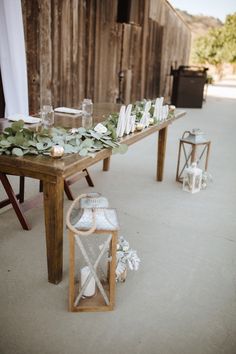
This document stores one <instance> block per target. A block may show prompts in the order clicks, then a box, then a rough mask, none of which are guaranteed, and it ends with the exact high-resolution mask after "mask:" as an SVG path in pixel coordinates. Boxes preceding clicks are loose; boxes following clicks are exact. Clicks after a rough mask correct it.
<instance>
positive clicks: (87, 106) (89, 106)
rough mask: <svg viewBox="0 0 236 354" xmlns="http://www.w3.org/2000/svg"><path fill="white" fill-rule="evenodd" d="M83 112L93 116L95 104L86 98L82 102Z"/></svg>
mask: <svg viewBox="0 0 236 354" xmlns="http://www.w3.org/2000/svg"><path fill="white" fill-rule="evenodd" d="M82 110H83V112H84V113H85V114H87V115H89V116H91V115H92V114H93V102H92V100H91V99H90V98H85V99H84V100H83V102H82Z"/></svg>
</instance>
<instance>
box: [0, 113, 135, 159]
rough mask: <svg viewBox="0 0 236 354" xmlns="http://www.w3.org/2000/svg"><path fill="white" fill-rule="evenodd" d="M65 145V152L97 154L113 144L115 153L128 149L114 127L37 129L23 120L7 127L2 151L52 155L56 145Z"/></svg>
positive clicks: (0, 146)
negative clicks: (30, 127) (119, 138)
mask: <svg viewBox="0 0 236 354" xmlns="http://www.w3.org/2000/svg"><path fill="white" fill-rule="evenodd" d="M56 145H58V146H62V147H63V148H64V153H65V154H73V153H79V155H80V156H91V157H94V156H95V153H96V152H98V151H100V150H102V149H103V148H111V149H112V150H113V152H114V153H125V152H126V151H127V148H128V147H127V145H125V144H120V143H119V142H118V141H117V140H116V137H115V136H114V131H113V129H112V131H111V130H109V129H106V131H104V132H97V131H95V130H93V129H88V130H86V129H85V128H82V127H81V128H78V129H77V128H72V129H64V128H54V127H53V128H50V129H42V130H40V131H34V130H33V129H28V128H25V127H24V121H23V120H19V121H17V122H14V123H12V125H11V126H10V127H8V128H5V130H4V131H3V133H2V134H0V155H2V154H6V155H15V156H23V155H26V154H31V155H39V154H43V155H50V151H51V149H52V147H53V146H56Z"/></svg>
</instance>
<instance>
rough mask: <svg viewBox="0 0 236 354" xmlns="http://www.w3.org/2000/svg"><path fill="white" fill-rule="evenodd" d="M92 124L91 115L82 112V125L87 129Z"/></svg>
mask: <svg viewBox="0 0 236 354" xmlns="http://www.w3.org/2000/svg"><path fill="white" fill-rule="evenodd" d="M92 126H93V116H92V115H90V114H83V115H82V127H83V128H85V129H86V130H87V129H90V128H92Z"/></svg>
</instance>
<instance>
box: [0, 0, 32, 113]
mask: <svg viewBox="0 0 236 354" xmlns="http://www.w3.org/2000/svg"><path fill="white" fill-rule="evenodd" d="M0 36H1V38H0V68H1V74H2V84H3V91H4V97H5V103H6V106H5V117H8V116H9V115H11V114H14V113H21V114H26V115H28V114H29V105H28V83H27V67H26V53H25V41H24V28H23V19H22V9H21V0H0Z"/></svg>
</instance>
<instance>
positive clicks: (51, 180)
mask: <svg viewBox="0 0 236 354" xmlns="http://www.w3.org/2000/svg"><path fill="white" fill-rule="evenodd" d="M117 109H118V106H117V105H111V104H104V105H103V104H99V105H97V107H96V106H95V112H94V117H95V121H97V122H98V121H102V120H104V114H105V115H106V114H107V113H109V112H114V111H115V110H117ZM184 115H185V112H179V113H176V115H175V117H174V118H172V119H169V120H167V121H165V122H163V123H162V124H159V125H154V126H150V127H148V128H146V129H144V130H143V131H141V132H135V133H133V134H130V135H128V136H125V137H124V138H122V142H123V143H125V144H127V145H132V144H134V143H136V142H138V141H140V140H142V139H143V138H145V137H146V136H149V135H150V134H153V133H156V132H159V134H158V135H159V136H158V150H157V151H158V152H157V170H156V180H157V181H162V180H163V173H164V162H165V152H166V142H167V131H168V126H169V125H170V124H172V123H173V122H174V121H175V120H176V119H178V118H180V117H182V116H184ZM55 123H56V124H55V125H60V126H64V127H77V126H79V125H80V123H81V118H78V117H71V116H68V115H62V114H60V115H57V116H56V119H55ZM111 154H112V151H111V150H110V149H103V150H101V151H99V152H98V153H97V154H96V156H95V157H94V158H91V157H80V156H79V154H69V155H65V156H64V157H62V158H60V159H53V158H51V157H47V156H42V155H39V156H30V155H25V156H23V157H14V156H7V155H0V172H2V173H6V174H12V175H16V176H26V177H31V178H35V179H39V180H42V181H43V196H44V215H45V229H46V246H47V265H48V281H49V282H50V283H54V284H58V283H60V281H61V280H62V272H63V263H62V262H63V197H64V179H66V178H68V177H69V176H72V175H74V174H76V173H78V172H80V171H82V170H83V169H85V168H88V167H89V166H92V165H94V164H95V163H97V162H99V161H101V160H103V171H108V170H109V166H110V157H111Z"/></svg>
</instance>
